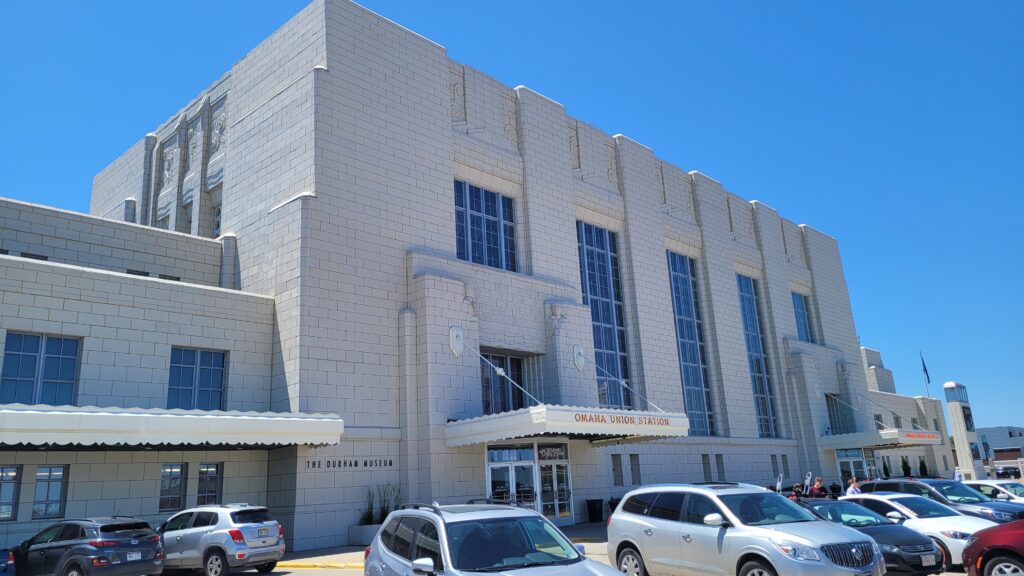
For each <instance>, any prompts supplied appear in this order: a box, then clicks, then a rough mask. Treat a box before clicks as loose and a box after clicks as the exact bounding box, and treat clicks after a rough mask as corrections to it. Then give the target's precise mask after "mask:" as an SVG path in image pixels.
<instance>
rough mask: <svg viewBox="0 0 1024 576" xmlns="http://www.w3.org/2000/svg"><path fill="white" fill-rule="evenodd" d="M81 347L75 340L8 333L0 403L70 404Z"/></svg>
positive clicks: (0, 386)
mask: <svg viewBox="0 0 1024 576" xmlns="http://www.w3.org/2000/svg"><path fill="white" fill-rule="evenodd" d="M80 344H81V342H80V341H79V340H78V339H77V338H59V337H57V336H42V335H39V334H22V333H20V332H8V333H7V339H6V341H5V342H4V366H3V377H2V380H0V403H3V404H14V403H17V404H50V405H53V406H67V405H71V404H73V403H74V401H75V381H76V380H77V376H78V351H79V349H80V348H81V346H80Z"/></svg>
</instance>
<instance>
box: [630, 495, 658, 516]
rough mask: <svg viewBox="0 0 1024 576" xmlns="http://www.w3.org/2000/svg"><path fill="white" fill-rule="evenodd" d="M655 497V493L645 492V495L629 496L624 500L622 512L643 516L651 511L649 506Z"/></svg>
mask: <svg viewBox="0 0 1024 576" xmlns="http://www.w3.org/2000/svg"><path fill="white" fill-rule="evenodd" d="M657 496H658V493H657V492H647V493H645V494H637V495H636V496H630V497H629V499H628V500H626V503H625V504H623V505H622V511H623V512H629V513H630V514H640V515H641V516H645V515H647V512H648V511H649V510H650V509H651V504H652V503H653V502H654V499H655V498H657Z"/></svg>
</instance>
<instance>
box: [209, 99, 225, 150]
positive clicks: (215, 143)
mask: <svg viewBox="0 0 1024 576" xmlns="http://www.w3.org/2000/svg"><path fill="white" fill-rule="evenodd" d="M227 129H228V111H227V109H226V108H225V107H224V106H221V107H220V110H219V111H218V112H217V115H216V116H215V117H214V119H213V130H212V131H211V132H210V155H211V156H213V153H214V152H216V151H218V150H220V145H221V144H222V143H223V142H224V132H225V131H226V130H227Z"/></svg>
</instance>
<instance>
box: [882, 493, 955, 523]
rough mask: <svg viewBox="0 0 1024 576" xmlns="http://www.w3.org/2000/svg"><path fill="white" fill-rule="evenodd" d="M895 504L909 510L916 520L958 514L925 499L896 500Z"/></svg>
mask: <svg viewBox="0 0 1024 576" xmlns="http://www.w3.org/2000/svg"><path fill="white" fill-rule="evenodd" d="M896 503H897V504H899V505H900V506H903V507H905V508H907V509H909V510H910V511H911V512H913V513H914V515H915V516H917V517H918V518H943V517H945V516H958V515H959V514H960V513H959V512H957V511H955V510H953V509H952V508H950V507H948V506H945V505H943V504H939V503H938V502H936V501H935V500H929V499H927V498H920V497H917V498H913V497H910V498H898V499H897V500H896Z"/></svg>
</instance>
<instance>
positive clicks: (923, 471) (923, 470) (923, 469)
mask: <svg viewBox="0 0 1024 576" xmlns="http://www.w3.org/2000/svg"><path fill="white" fill-rule="evenodd" d="M917 472H918V473H919V474H920V475H921V477H922V478H927V477H928V465H927V464H925V461H924V458H921V461H920V462H919V463H918V465H917Z"/></svg>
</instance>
